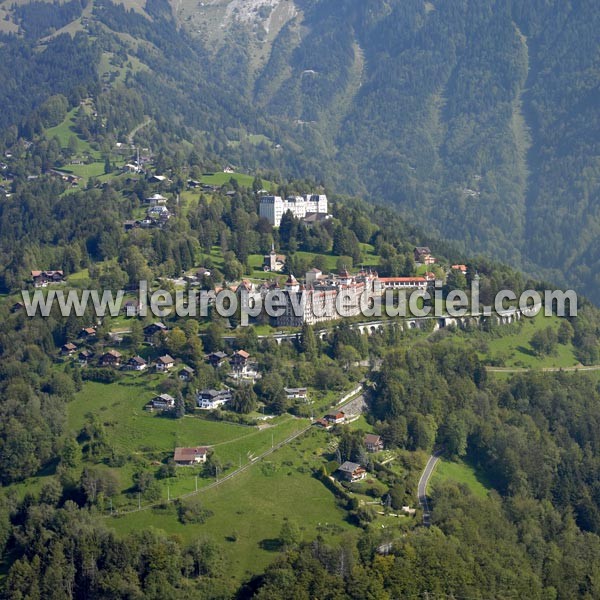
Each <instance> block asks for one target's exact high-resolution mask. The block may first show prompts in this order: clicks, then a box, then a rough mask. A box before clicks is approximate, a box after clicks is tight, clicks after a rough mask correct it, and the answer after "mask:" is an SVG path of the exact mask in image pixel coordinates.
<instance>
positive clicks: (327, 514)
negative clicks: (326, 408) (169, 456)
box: [107, 431, 358, 583]
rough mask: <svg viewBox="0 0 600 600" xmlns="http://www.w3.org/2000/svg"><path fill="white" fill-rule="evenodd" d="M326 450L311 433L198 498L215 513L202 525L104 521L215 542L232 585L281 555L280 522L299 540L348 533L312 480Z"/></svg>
mask: <svg viewBox="0 0 600 600" xmlns="http://www.w3.org/2000/svg"><path fill="white" fill-rule="evenodd" d="M326 444H327V434H326V433H325V432H319V431H311V432H310V433H308V434H306V435H305V436H303V437H302V438H300V439H299V440H296V441H294V442H293V443H292V444H290V446H287V447H285V448H283V449H281V450H279V451H277V452H276V453H275V454H273V455H272V456H271V457H269V459H270V460H268V461H266V462H264V463H258V464H256V465H254V466H253V467H252V468H250V469H249V470H247V471H245V472H244V473H242V474H241V475H239V476H238V477H235V478H234V479H232V480H229V481H227V482H225V483H223V484H222V485H221V486H218V487H217V488H213V489H211V490H207V491H206V492H202V493H200V494H198V496H196V498H197V499H198V500H199V501H200V502H201V505H202V507H203V508H206V509H209V510H211V511H213V513H214V514H213V516H212V517H210V518H209V519H208V520H207V521H206V522H205V523H204V524H202V525H195V524H194V525H182V524H181V523H180V522H179V521H178V519H177V516H176V514H175V511H174V510H173V509H172V510H169V511H160V512H155V511H142V512H139V513H133V514H131V515H125V516H122V517H119V518H116V519H111V520H108V521H107V524H108V525H109V526H113V527H115V529H116V530H117V531H120V532H128V531H135V530H140V529H144V528H146V527H149V526H153V527H157V528H160V529H164V530H165V531H167V532H168V533H170V534H176V535H178V536H181V538H182V539H183V540H184V541H186V542H189V541H192V540H194V539H197V538H199V537H208V538H210V539H215V540H216V541H217V542H218V543H219V544H220V545H221V546H222V547H223V549H224V551H225V556H226V562H227V564H228V565H229V568H228V573H229V577H231V580H232V581H233V582H236V583H237V582H239V581H240V580H241V579H243V578H248V577H249V576H251V575H253V574H256V573H259V572H261V571H263V570H264V568H265V567H266V566H267V565H268V564H269V563H270V562H271V561H272V560H273V559H274V558H275V556H276V554H277V552H278V551H279V547H278V542H277V538H278V536H279V532H280V530H281V526H282V524H283V522H284V519H286V518H289V519H290V520H293V521H295V522H296V523H297V524H298V525H299V527H300V531H301V535H302V539H303V540H311V539H314V538H315V537H316V535H318V534H320V535H322V536H323V537H325V539H326V540H327V541H328V542H330V541H333V540H336V539H339V537H340V536H341V535H344V534H345V533H347V532H357V531H358V530H357V529H356V528H355V527H354V526H352V525H350V524H349V523H348V522H347V521H346V519H345V517H346V513H345V511H343V510H342V509H340V508H339V507H338V506H337V505H336V501H335V498H334V496H333V494H332V493H331V492H330V491H329V490H328V489H327V488H326V487H325V486H324V485H323V484H322V483H321V482H319V481H318V480H317V479H315V478H314V477H313V476H312V474H311V469H312V468H314V467H317V466H319V465H320V464H322V462H323V459H322V457H321V454H322V452H323V450H324V448H325V447H326Z"/></svg>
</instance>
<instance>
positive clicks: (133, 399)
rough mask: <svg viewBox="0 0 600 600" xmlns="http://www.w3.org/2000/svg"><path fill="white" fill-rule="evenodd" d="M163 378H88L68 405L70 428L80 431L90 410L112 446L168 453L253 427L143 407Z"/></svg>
mask: <svg viewBox="0 0 600 600" xmlns="http://www.w3.org/2000/svg"><path fill="white" fill-rule="evenodd" d="M163 378H164V376H162V375H155V374H150V373H141V374H135V375H133V374H128V375H126V376H125V377H124V379H123V380H122V381H120V382H117V383H113V384H110V385H108V384H102V383H96V382H86V383H85V384H84V386H83V389H82V390H81V391H80V392H78V393H77V394H76V396H75V399H74V400H73V401H72V402H71V403H70V404H69V407H68V427H69V429H71V430H73V431H79V430H80V429H81V428H82V426H83V425H84V423H85V421H86V415H87V414H88V413H94V414H97V415H99V417H100V419H101V420H102V422H103V423H104V424H105V428H106V432H107V435H108V438H109V442H110V443H111V445H114V447H115V449H116V450H117V451H119V452H125V453H127V454H131V453H167V452H171V451H172V450H173V448H174V447H175V446H184V445H194V446H200V445H207V446H208V445H213V444H217V443H219V442H224V441H227V440H231V439H234V438H238V437H240V436H243V435H248V434H249V433H251V432H253V431H255V429H254V428H249V427H246V426H243V425H233V424H228V423H218V422H214V421H207V420H206V419H202V418H199V417H193V416H190V417H185V418H184V419H180V420H175V419H170V418H166V417H162V416H160V415H159V414H157V413H149V412H147V411H145V410H144V405H145V404H146V402H148V401H149V400H151V399H152V397H153V396H154V395H156V394H157V393H158V392H157V391H156V389H155V387H156V385H157V384H158V383H159V382H160V381H161V380H162V379H163Z"/></svg>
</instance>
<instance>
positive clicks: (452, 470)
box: [429, 458, 490, 498]
mask: <svg viewBox="0 0 600 600" xmlns="http://www.w3.org/2000/svg"><path fill="white" fill-rule="evenodd" d="M445 481H454V482H456V483H464V484H465V485H466V486H468V487H469V489H470V490H471V493H472V494H473V495H475V496H477V497H478V498H485V497H486V496H487V493H488V489H489V487H490V486H489V484H488V483H487V482H486V481H485V478H484V477H483V476H482V475H480V474H479V473H477V472H476V471H475V469H474V468H473V467H471V466H470V465H468V464H467V463H465V462H462V461H459V462H451V461H448V460H445V459H443V458H442V459H440V461H439V462H438V464H437V466H436V468H435V471H434V473H433V475H432V476H431V481H430V483H429V485H430V486H432V487H435V486H436V485H438V484H439V483H442V482H445Z"/></svg>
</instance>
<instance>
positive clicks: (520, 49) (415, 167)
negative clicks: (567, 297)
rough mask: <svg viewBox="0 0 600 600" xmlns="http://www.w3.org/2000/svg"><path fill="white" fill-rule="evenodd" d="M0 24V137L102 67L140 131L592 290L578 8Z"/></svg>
mask: <svg viewBox="0 0 600 600" xmlns="http://www.w3.org/2000/svg"><path fill="white" fill-rule="evenodd" d="M0 17H1V18H2V19H3V20H2V21H1V24H0V31H2V32H4V35H3V37H2V44H3V45H2V48H1V49H0V52H1V53H2V58H3V60H2V61H1V64H2V66H1V67H0V69H2V71H3V81H5V82H7V85H6V86H3V89H2V91H1V92H0V94H2V104H3V106H5V107H7V108H6V109H5V110H4V111H3V114H2V116H1V117H0V119H1V121H0V122H1V124H2V127H3V128H4V130H5V131H6V128H7V127H9V126H10V125H20V126H21V129H20V133H21V134H22V135H25V136H28V135H30V134H31V131H30V128H31V125H33V126H34V129H35V124H36V123H35V120H34V121H32V120H31V115H32V114H34V115H35V108H36V106H38V105H39V104H40V103H42V102H43V101H44V100H45V98H47V97H48V96H50V95H52V94H56V93H61V94H64V95H65V96H69V99H70V101H71V102H72V103H73V105H75V104H76V102H77V97H78V96H82V95H86V94H91V95H97V94H101V93H102V91H103V90H104V91H106V89H105V88H106V83H107V80H106V79H100V77H99V75H100V74H101V72H102V70H103V69H102V66H101V65H102V64H104V63H105V62H106V61H107V60H109V61H111V64H112V65H114V64H116V65H117V68H116V69H114V70H112V68H109V69H108V72H109V77H112V76H114V77H116V78H117V81H120V83H121V84H122V85H124V86H127V87H129V88H130V89H131V90H133V91H134V92H135V93H136V94H137V95H138V96H139V99H140V102H143V108H144V112H145V114H148V115H151V116H152V117H153V118H154V121H155V123H156V129H155V132H154V135H155V138H156V137H160V138H162V139H163V140H164V139H174V140H187V141H191V142H192V143H193V144H194V145H195V146H196V147H198V148H199V149H200V151H201V152H206V153H207V154H209V155H210V156H211V157H212V158H213V159H215V160H221V161H224V162H225V161H227V162H232V163H233V164H236V165H239V166H241V167H244V168H246V169H248V170H254V169H256V168H258V167H260V168H270V169H274V170H280V171H281V172H282V173H284V174H286V175H289V176H295V177H298V176H302V177H304V176H307V175H310V176H311V177H315V178H317V179H319V180H322V181H324V182H326V183H330V184H332V185H334V186H335V187H336V189H339V190H342V191H347V192H351V193H355V194H362V195H365V196H367V197H371V198H372V199H375V200H384V201H387V202H390V203H392V204H394V205H397V206H398V207H399V210H401V211H402V213H404V215H405V216H407V217H408V218H410V219H411V220H413V221H416V222H418V223H419V224H420V225H426V226H427V228H428V229H429V230H430V231H432V232H433V233H434V234H440V235H442V236H443V237H446V238H450V239H454V240H456V241H458V242H460V243H462V244H464V246H465V250H468V251H469V253H473V252H485V253H487V254H489V255H491V256H494V257H495V258H498V259H501V260H506V261H511V262H513V263H514V264H515V265H517V266H520V267H522V268H525V269H526V270H528V271H530V272H532V273H535V274H536V275H543V276H545V277H546V278H547V279H550V280H553V281H556V282H558V283H561V284H565V283H568V284H570V285H573V286H575V287H577V288H578V289H579V290H580V291H583V292H585V293H587V294H588V295H590V296H591V297H595V296H597V293H598V291H599V289H600V279H599V278H600V275H599V274H598V273H599V269H598V266H599V261H600V245H599V244H598V243H597V238H598V235H599V234H600V207H599V203H598V194H599V187H600V186H599V176H598V173H599V168H600V167H599V158H598V157H599V155H600V152H599V149H598V145H599V143H600V141H599V140H600V131H599V128H600V122H599V119H600V117H599V116H598V115H599V114H600V113H599V110H598V109H599V108H600V106H599V103H600V94H599V93H598V82H599V78H600V68H599V65H598V61H599V60H600V58H599V56H600V54H599V52H598V49H599V38H598V33H597V32H598V30H599V29H600V23H599V20H600V15H599V13H598V11H597V9H596V6H595V3H594V2H593V1H592V0H576V1H572V2H564V1H563V0H548V1H546V0H499V1H493V0H485V1H483V2H482V1H481V0H451V1H445V2H422V1H421V0H370V1H369V2H364V1H362V0H346V1H344V2H343V3H339V2H327V1H326V0H294V1H293V2H292V1H291V0H280V1H278V0H268V1H267V0H264V1H262V2H261V1H248V2H242V1H240V0H232V1H226V0H218V1H217V0H213V1H207V2H204V3H196V2H191V1H188V0H181V1H178V2H172V3H170V4H169V2H168V1H167V0H148V1H147V2H146V3H143V2H137V1H136V2H134V1H132V0H128V1H127V2H125V3H124V4H123V5H117V4H113V3H112V2H110V1H109V0H85V1H82V2H80V1H79V0H73V1H72V2H67V3H63V4H61V5H58V4H57V3H45V2H37V1H36V2H34V3H28V4H20V5H18V6H16V5H13V4H11V3H9V2H3V3H1V4H0ZM61 34H63V35H61ZM71 38H72V39H71ZM67 55H73V56H78V57H79V58H80V60H77V61H75V62H72V61H64V62H63V63H62V65H61V63H60V61H57V60H56V58H57V56H58V57H60V56H67ZM51 59H52V60H51ZM21 63H23V65H24V66H23V68H20V67H19V65H21ZM57 64H59V65H61V67H62V68H60V69H57V67H56V65H57ZM11 65H15V66H17V67H18V68H16V69H13V68H12V67H11ZM94 67H95V72H92V71H94ZM111 72H112V73H113V75H111ZM119 116H120V117H121V116H124V117H125V118H124V119H123V121H124V122H125V123H127V125H129V124H130V121H135V119H128V118H127V116H128V115H119ZM28 127H29V128H28ZM121 129H122V131H123V132H124V131H125V129H126V127H125V126H123V127H122V128H121ZM114 133H115V135H116V134H117V133H121V131H115V132H114ZM149 135H150V134H149Z"/></svg>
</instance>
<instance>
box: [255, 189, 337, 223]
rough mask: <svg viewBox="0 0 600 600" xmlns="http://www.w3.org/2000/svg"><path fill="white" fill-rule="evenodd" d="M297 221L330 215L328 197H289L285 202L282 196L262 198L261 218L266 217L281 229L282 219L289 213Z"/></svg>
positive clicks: (313, 195) (316, 195)
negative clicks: (308, 216)
mask: <svg viewBox="0 0 600 600" xmlns="http://www.w3.org/2000/svg"><path fill="white" fill-rule="evenodd" d="M288 210H289V211H291V213H292V214H293V215H294V217H296V218H297V219H304V218H305V217H306V216H307V215H309V214H314V213H317V214H325V215H326V214H328V207H327V196H326V195H325V194H307V195H306V196H289V197H288V198H286V199H285V200H284V199H283V198H282V197H281V196H262V197H261V199H260V207H259V216H261V217H264V218H265V219H267V220H268V221H269V223H271V225H273V227H279V225H280V224H281V218H282V217H283V215H285V213H286V212H287V211H288Z"/></svg>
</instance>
